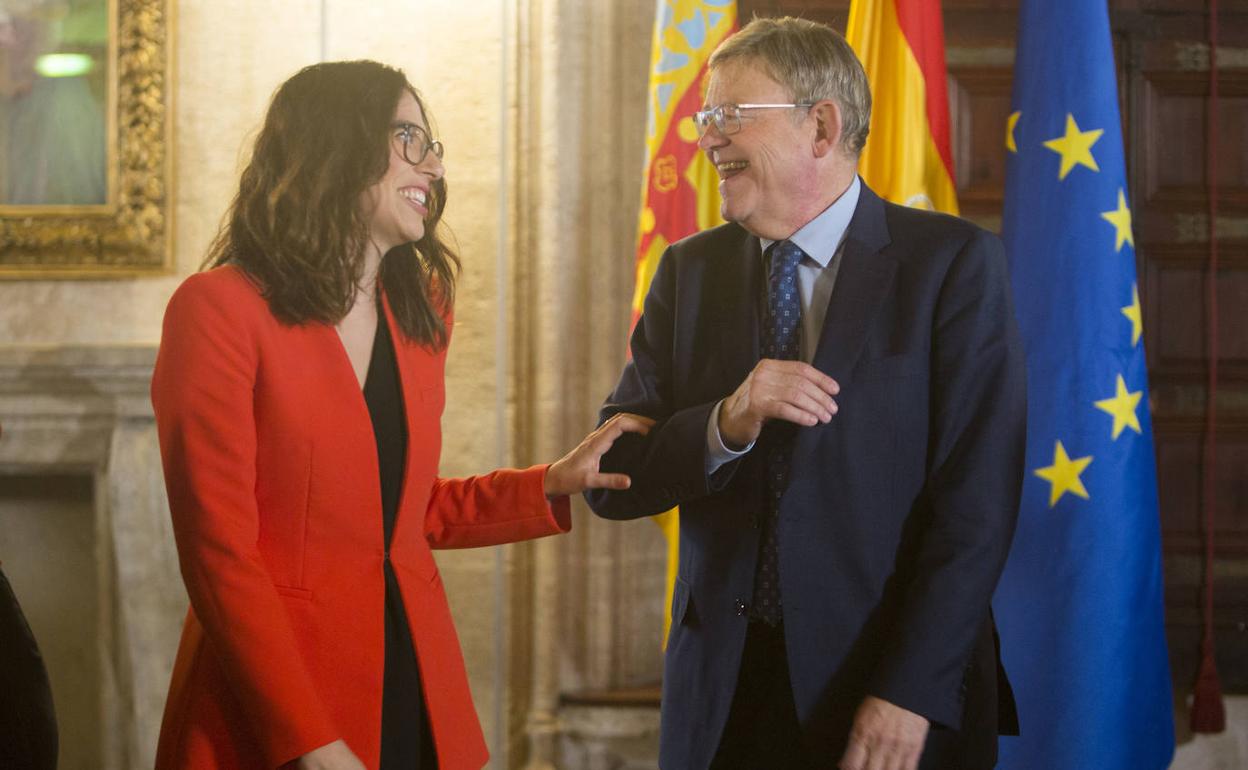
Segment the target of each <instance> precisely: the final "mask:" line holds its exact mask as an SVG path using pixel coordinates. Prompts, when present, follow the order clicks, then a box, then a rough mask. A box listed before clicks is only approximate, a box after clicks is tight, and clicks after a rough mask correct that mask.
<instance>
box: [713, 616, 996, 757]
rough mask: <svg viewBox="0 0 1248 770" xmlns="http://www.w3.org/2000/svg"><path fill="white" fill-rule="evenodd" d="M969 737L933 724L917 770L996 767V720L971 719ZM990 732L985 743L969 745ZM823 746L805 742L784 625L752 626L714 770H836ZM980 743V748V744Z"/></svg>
mask: <svg viewBox="0 0 1248 770" xmlns="http://www.w3.org/2000/svg"><path fill="white" fill-rule="evenodd" d="M964 727H968V728H969V729H968V730H967V732H965V733H959V732H955V731H953V730H948V729H946V728H944V727H941V726H939V725H933V726H932V728H931V729H930V730H929V731H928V735H927V743H926V745H925V747H924V750H923V756H922V759H921V760H920V762H919V770H991V768H993V767H995V766H996V759H997V756H996V751H995V748H996V741H995V737H996V734H997V730H996V721H995V717H993V718H991V719H985V718H980V717H974V716H972V717H971V719H970V721H969V724H968V725H964ZM985 731H987V732H990V734H991V736H992V738H993V739H992V740H989V741H987V742H984V741H976V740H968V738H973V737H974V736H976V735H977V734H979V733H981V732H985ZM818 743H820V741H817V740H809V741H803V737H802V728H801V723H800V722H799V721H798V718H797V707H796V706H795V705H794V703H793V689H792V685H791V684H790V682H789V658H788V653H787V652H786V651H785V648H784V626H783V625H780V626H769V625H767V624H766V623H762V622H758V621H754V622H751V623H750V625H749V629H748V630H747V631H746V635H745V650H744V652H743V653H742V655H741V672H740V674H739V675H738V679H737V690H736V692H735V693H734V694H733V696H732V706H731V708H730V709H729V712H728V722H727V724H726V725H725V727H724V735H723V737H722V738H721V739H720V741H719V748H718V749H717V750H716V752H715V758H714V759H713V760H711V770H763V769H764V768H766V770H834V768H836V766H837V763H838V762H840V760H841V757H840V755H839V753H838V754H837V756H830V755H827V753H826V752H824V751H820V752H816V751H812V750H811V748H810V746H811V745H812V744H815V745H817V744H818ZM981 744H982V745H981Z"/></svg>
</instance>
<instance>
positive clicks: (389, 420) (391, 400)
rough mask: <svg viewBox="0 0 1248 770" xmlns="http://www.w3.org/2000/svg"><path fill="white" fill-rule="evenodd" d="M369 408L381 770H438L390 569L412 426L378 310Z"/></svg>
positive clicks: (383, 319) (417, 671) (366, 391)
mask: <svg viewBox="0 0 1248 770" xmlns="http://www.w3.org/2000/svg"><path fill="white" fill-rule="evenodd" d="M364 402H365V403H366V404H368V415H369V417H370V418H372V422H373V435H374V436H375V437H376V439H377V466H378V468H379V469H380V471H381V514H382V526H383V528H384V531H385V543H386V560H385V567H384V571H385V577H386V664H385V683H384V686H383V690H382V699H381V700H382V703H381V770H413V769H414V768H418V769H419V770H433V769H434V768H437V766H438V759H437V754H436V753H435V751H434V746H433V736H432V733H431V732H430V730H429V715H428V714H427V713H426V709H425V698H424V694H423V691H422V689H421V684H420V669H419V668H418V666H417V664H416V647H415V645H414V644H413V643H412V632H411V628H409V627H408V625H407V613H406V611H405V610H404V609H403V595H402V594H401V593H399V582H398V580H397V579H396V578H395V576H394V567H393V566H392V565H391V564H390V540H391V538H392V537H393V536H394V521H395V518H396V516H397V514H398V510H399V495H400V494H401V492H402V489H403V466H404V465H405V463H406V462H407V440H408V436H407V420H406V418H405V414H404V411H403V390H402V387H401V385H400V382H399V367H398V362H397V360H396V358H395V354H394V343H393V341H392V338H391V335H390V328H389V326H388V325H387V323H386V315H385V312H384V311H383V310H382V309H381V307H380V306H379V307H378V309H377V335H376V337H375V338H374V339H373V356H372V360H371V361H370V362H369V365H368V375H367V377H366V378H365V380H364Z"/></svg>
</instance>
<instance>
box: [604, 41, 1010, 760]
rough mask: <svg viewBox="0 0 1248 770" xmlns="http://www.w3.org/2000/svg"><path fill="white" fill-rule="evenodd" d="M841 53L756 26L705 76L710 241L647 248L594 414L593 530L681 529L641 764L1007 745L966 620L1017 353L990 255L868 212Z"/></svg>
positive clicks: (977, 754) (983, 619)
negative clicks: (601, 447)
mask: <svg viewBox="0 0 1248 770" xmlns="http://www.w3.org/2000/svg"><path fill="white" fill-rule="evenodd" d="M870 110H871V97H870V92H869V89H868V85H867V80H866V77H865V75H864V73H863V71H862V67H861V65H860V64H859V62H858V60H857V59H856V58H855V56H854V54H853V51H852V50H851V49H850V47H849V46H848V44H847V43H846V42H845V40H844V38H842V37H841V36H840V35H839V34H837V33H836V32H835V31H833V30H832V29H830V28H828V27H826V26H823V25H820V24H815V23H813V22H808V21H802V20H797V19H780V20H775V19H758V20H755V21H753V22H751V23H750V24H749V25H748V26H746V27H745V28H744V29H743V30H742V31H741V32H739V33H738V34H737V35H735V36H733V37H731V38H729V39H728V40H727V41H725V42H724V44H723V45H721V46H720V48H719V49H718V50H717V51H716V52H715V54H714V55H713V56H712V58H711V60H710V76H709V85H708V88H707V94H706V107H705V109H704V110H703V111H701V112H699V113H698V115H697V116H696V118H695V122H696V124H697V126H698V129H699V131H700V135H701V138H700V140H699V143H700V147H701V148H702V150H703V151H705V153H706V154H707V156H708V157H709V159H710V161H711V162H712V163H713V164H714V165H715V167H716V169H717V170H718V172H719V177H720V192H721V193H722V197H723V209H722V211H723V215H724V218H725V219H727V220H728V222H729V223H728V224H726V225H723V226H721V227H717V228H714V229H711V230H708V231H705V232H702V233H699V234H697V235H695V236H693V237H690V238H687V239H685V240H682V241H680V242H679V243H676V244H674V245H672V246H671V247H670V248H669V249H668V251H667V253H666V254H664V256H663V259H662V261H661V263H660V265H659V267H658V270H657V273H656V274H655V276H654V278H653V281H652V283H651V286H650V292H649V295H648V296H647V298H646V302H645V307H644V311H643V314H642V316H641V318H640V320H639V321H638V322H637V326H636V330H635V332H634V334H633V337H632V343H631V344H632V360H631V362H630V363H629V364H628V365H627V367H626V368H625V370H624V372H623V374H622V376H621V377H620V381H619V383H618V384H617V386H616V388H615V390H614V392H613V393H612V394H611V396H610V398H609V399H608V401H607V403H606V405H605V406H604V408H603V411H602V418H603V419H604V420H605V419H607V418H609V417H610V416H611V415H613V414H616V413H618V412H625V411H626V412H636V413H639V414H643V415H647V416H649V417H652V418H654V419H655V420H657V421H658V422H657V424H656V425H655V427H654V428H652V429H651V431H650V433H649V435H647V436H645V437H625V438H623V439H621V440H620V441H618V442H617V443H616V446H615V448H614V449H613V450H612V451H611V452H610V453H608V455H607V456H606V457H604V458H603V462H602V464H603V467H604V469H610V470H620V471H623V472H626V473H628V474H629V475H630V476H631V477H632V480H633V485H632V487H631V488H630V489H628V490H626V491H609V490H595V491H592V492H590V493H588V494H587V497H588V499H589V502H590V505H591V506H592V507H593V509H594V510H595V511H596V512H597V513H598V514H599V515H601V516H604V517H607V518H613V519H627V518H635V517H639V516H648V515H651V514H655V513H658V512H661V511H664V510H667V509H669V508H671V507H673V506H677V505H679V506H680V566H679V574H678V578H677V582H676V588H675V594H674V596H673V600H672V631H671V636H670V638H669V640H668V647H667V660H666V667H665V672H664V681H663V713H662V735H661V749H660V764H661V766H662V767H663V768H665V770H686V769H688V768H695V769H697V770H704V769H705V768H708V767H709V768H716V769H718V768H751V769H754V768H824V767H840V768H844V769H845V770H894V769H901V768H906V769H907V770H909V769H912V768H916V767H919V768H924V770H927V769H928V768H948V769H949V770H953V769H955V768H956V770H978V769H979V768H990V767H992V766H993V765H994V764H995V761H996V736H997V734H998V732H999V731H1001V732H1010V731H1012V730H1014V729H1016V727H1017V718H1016V715H1015V713H1014V703H1013V698H1012V696H1011V693H1010V691H1009V685H1008V682H1007V681H1006V679H1005V676H1004V672H1003V671H1002V670H1001V668H1000V664H999V655H998V650H997V640H996V633H995V628H994V626H993V622H992V617H991V612H990V600H991V597H992V593H993V589H994V587H995V586H996V583H997V579H998V576H999V574H1000V572H1001V569H1002V566H1003V564H1004V563H1005V558H1006V554H1007V552H1008V550H1009V545H1010V539H1011V537H1012V535H1013V531H1014V523H1015V518H1016V515H1017V501H1018V493H1019V488H1020V484H1021V481H1022V469H1023V448H1024V438H1025V436H1024V433H1025V420H1026V406H1025V393H1024V379H1025V378H1024V371H1023V354H1022V349H1021V345H1020V342H1019V337H1018V333H1017V330H1016V328H1015V323H1014V317H1013V311H1012V308H1011V304H1010V294H1009V285H1008V277H1007V270H1006V264H1005V259H1004V255H1003V251H1002V247H1001V243H1000V241H999V240H998V239H997V238H996V237H995V236H993V235H992V234H990V233H988V232H985V231H983V230H981V229H979V228H977V227H975V226H974V225H972V224H970V223H968V222H965V221H962V220H959V219H956V218H953V217H948V216H944V215H940V214H934V213H929V212H921V211H916V210H913V209H907V208H903V207H899V206H895V205H892V204H890V203H886V202H884V201H882V200H881V199H880V198H879V197H878V196H876V195H875V194H874V193H873V192H872V191H871V190H870V189H869V188H867V186H866V185H865V184H863V182H862V181H861V180H860V179H859V178H858V176H857V158H858V155H859V154H860V152H861V151H862V147H863V144H864V142H865V141H866V135H867V130H868V126H869V123H870Z"/></svg>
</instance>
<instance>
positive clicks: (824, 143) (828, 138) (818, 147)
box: [810, 99, 841, 158]
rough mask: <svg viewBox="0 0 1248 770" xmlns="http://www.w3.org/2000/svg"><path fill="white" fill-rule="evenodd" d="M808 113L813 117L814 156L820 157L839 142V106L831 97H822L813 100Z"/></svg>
mask: <svg viewBox="0 0 1248 770" xmlns="http://www.w3.org/2000/svg"><path fill="white" fill-rule="evenodd" d="M810 114H811V115H812V116H813V117H814V119H815V144H814V151H815V157H816V158H822V157H823V156H825V155H827V154H828V153H830V152H833V151H835V150H836V148H837V147H838V146H839V145H840V143H841V108H840V106H839V105H837V103H836V102H834V101H832V100H831V99H823V100H821V101H818V102H815V106H813V107H811V108H810Z"/></svg>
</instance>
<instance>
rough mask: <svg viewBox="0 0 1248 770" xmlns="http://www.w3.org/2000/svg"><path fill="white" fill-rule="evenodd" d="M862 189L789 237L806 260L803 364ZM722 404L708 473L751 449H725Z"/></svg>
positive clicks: (710, 431) (712, 432) (801, 287)
mask: <svg viewBox="0 0 1248 770" xmlns="http://www.w3.org/2000/svg"><path fill="white" fill-rule="evenodd" d="M861 189H862V183H861V182H860V181H859V180H858V177H857V176H855V177H854V181H853V182H851V183H850V185H849V189H847V190H846V191H845V192H844V193H842V194H841V197H839V198H837V199H836V200H835V201H833V202H832V205H831V206H828V207H827V208H826V209H824V210H823V211H821V212H819V215H818V216H816V217H815V218H814V219H812V220H810V221H809V222H807V223H806V224H804V225H802V226H801V227H800V228H799V229H798V231H797V232H796V233H794V234H793V235H792V236H790V237H789V240H790V241H792V242H793V243H796V244H797V245H798V247H800V248H801V250H802V251H804V252H806V256H805V257H803V258H802V261H801V262H799V263H798V265H797V289H798V293H799V294H800V295H801V301H802V340H801V343H802V345H801V348H802V352H801V355H802V360H803V361H805V362H806V363H810V362H811V361H813V360H814V358H815V348H817V347H818V345H819V334H820V332H822V331H823V319H824V318H825V317H826V316H827V314H828V302H829V301H830V300H831V299H832V289H833V287H835V286H836V273H837V271H838V270H839V269H840V266H841V253H842V251H843V250H844V246H845V233H846V232H847V231H848V230H849V221H850V220H851V219H853V216H854V209H856V208H857V207H858V194H859V192H860V191H861ZM758 240H759V242H760V244H761V245H762V249H763V253H764V254H765V253H766V252H767V248H768V247H769V246H771V244H773V243H775V241H772V240H769V239H767V238H759V239H758ZM723 403H724V402H723V401H720V402H719V403H718V404H716V405H715V408H714V409H712V410H711V416H710V418H709V419H708V420H707V421H706V446H707V455H706V472H707V473H714V472H715V471H716V470H718V469H719V467H720V466H722V465H723V464H724V463H726V462H728V461H730V460H733V459H735V458H737V457H740V456H741V455H743V454H745V453H746V452H748V451H750V450H751V449H752V448H753V447H754V444H753V443H751V444H750V445H749V446H747V447H746V448H745V449H742V450H741V451H739V452H738V451H734V450H732V449H729V448H728V447H727V446H725V445H724V440H723V438H722V437H721V436H720V435H719V409H720V407H721V406H722V405H723Z"/></svg>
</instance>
